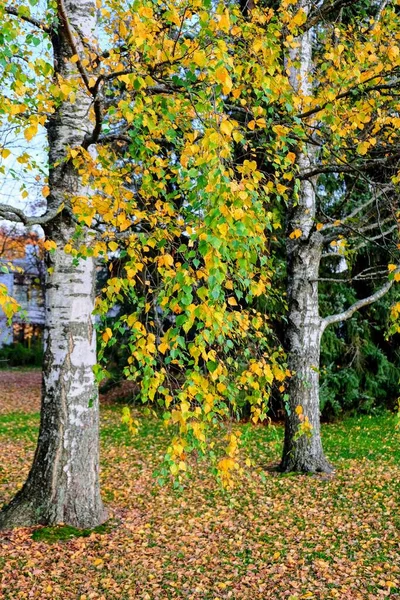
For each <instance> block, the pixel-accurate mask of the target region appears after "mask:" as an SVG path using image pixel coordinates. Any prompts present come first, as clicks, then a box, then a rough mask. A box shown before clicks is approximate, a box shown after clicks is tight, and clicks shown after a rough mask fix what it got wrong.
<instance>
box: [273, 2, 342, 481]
mask: <svg viewBox="0 0 400 600" xmlns="http://www.w3.org/2000/svg"><path fill="white" fill-rule="evenodd" d="M300 7H301V8H303V9H304V10H305V11H306V12H308V5H307V2H303V3H301V4H299V8H300ZM297 42H298V46H297V47H296V48H294V49H292V50H291V51H290V76H289V77H290V82H291V85H292V87H293V88H294V90H295V91H296V92H297V93H299V94H300V95H302V96H308V95H311V89H312V82H311V77H312V31H311V30H309V31H307V32H305V33H303V34H302V36H301V37H299V38H298V40H297ZM297 161H298V165H299V169H300V172H304V171H309V170H311V167H312V165H313V162H314V149H313V146H312V145H311V144H306V145H305V147H304V148H303V150H302V151H301V152H300V153H299V155H298V157H297ZM315 214H316V195H315V189H314V185H313V182H312V181H309V180H304V181H302V182H301V187H300V191H299V197H298V199H297V201H296V202H293V203H292V206H291V207H290V210H289V217H288V223H287V229H288V236H287V247H286V251H287V266H288V283H287V299H288V307H289V314H288V324H287V330H286V336H285V337H286V351H287V353H288V366H289V369H290V371H291V372H292V377H291V378H290V380H289V382H288V392H289V410H288V411H287V415H286V426H285V442H284V449H283V457H282V462H281V470H283V471H305V472H316V471H324V472H329V471H331V470H332V467H331V466H330V465H329V463H328V461H327V460H326V458H325V456H324V453H323V449H322V443H321V437H320V411H319V360H320V343H321V333H322V327H321V319H320V316H319V304H318V272H319V264H320V259H321V252H322V241H323V240H322V235H321V234H320V233H318V231H316V230H315ZM295 230H300V231H301V236H300V237H298V238H293V239H291V238H290V237H289V235H290V233H291V232H293V231H295ZM297 407H301V409H300V408H298V409H297V411H298V412H299V411H302V412H301V413H300V414H298V412H296V408H297ZM307 421H308V423H309V424H310V425H311V429H310V431H309V433H308V435H307V434H306V433H302V428H301V426H302V425H303V427H304V424H305V423H306V424H307Z"/></svg>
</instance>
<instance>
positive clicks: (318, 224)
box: [317, 223, 324, 231]
mask: <svg viewBox="0 0 400 600" xmlns="http://www.w3.org/2000/svg"><path fill="white" fill-rule="evenodd" d="M323 227H324V226H323V224H322V223H317V231H321V229H323Z"/></svg>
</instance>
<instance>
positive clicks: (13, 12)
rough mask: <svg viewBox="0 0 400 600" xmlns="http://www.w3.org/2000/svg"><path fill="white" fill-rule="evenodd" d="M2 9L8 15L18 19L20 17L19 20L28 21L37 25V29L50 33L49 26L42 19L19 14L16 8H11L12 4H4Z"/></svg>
mask: <svg viewBox="0 0 400 600" xmlns="http://www.w3.org/2000/svg"><path fill="white" fill-rule="evenodd" d="M4 10H5V12H6V13H7V14H8V15H11V16H13V17H17V18H18V19H21V21H25V22H26V23H29V24H30V25H33V26H34V27H37V28H38V29H40V30H41V31H44V32H45V33H50V31H51V28H50V27H49V26H48V25H46V23H42V21H39V19H35V17H28V16H26V15H21V14H20V13H19V12H18V9H16V8H13V7H12V6H6V7H5V9H4Z"/></svg>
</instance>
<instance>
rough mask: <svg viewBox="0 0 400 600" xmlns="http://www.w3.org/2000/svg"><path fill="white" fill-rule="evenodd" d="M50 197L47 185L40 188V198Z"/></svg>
mask: <svg viewBox="0 0 400 600" xmlns="http://www.w3.org/2000/svg"><path fill="white" fill-rule="evenodd" d="M49 195H50V188H49V186H48V185H45V186H43V187H42V196H44V197H45V198H47V196H49Z"/></svg>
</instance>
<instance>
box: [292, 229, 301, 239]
mask: <svg viewBox="0 0 400 600" xmlns="http://www.w3.org/2000/svg"><path fill="white" fill-rule="evenodd" d="M302 235H303V232H302V231H301V229H295V230H294V231H292V233H291V234H290V235H289V237H290V239H291V240H297V238H299V237H301V236H302Z"/></svg>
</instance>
